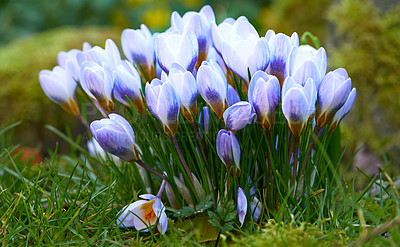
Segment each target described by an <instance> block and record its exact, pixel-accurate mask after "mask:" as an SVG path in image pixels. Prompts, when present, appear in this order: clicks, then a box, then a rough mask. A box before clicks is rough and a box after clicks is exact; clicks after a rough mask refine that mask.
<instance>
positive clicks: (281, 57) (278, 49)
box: [265, 30, 299, 88]
mask: <svg viewBox="0 0 400 247" xmlns="http://www.w3.org/2000/svg"><path fill="white" fill-rule="evenodd" d="M265 39H266V40H267V41H268V47H269V52H270V61H269V66H268V73H269V74H271V75H274V76H276V77H277V78H278V80H279V83H280V85H281V88H282V84H283V81H284V80H285V78H286V76H287V71H286V65H287V63H288V60H289V55H290V52H291V51H292V49H293V47H295V46H296V47H298V46H299V36H298V35H297V33H296V32H294V33H293V34H292V36H291V37H289V36H287V35H285V34H282V33H278V34H275V32H274V31H273V30H268V31H267V33H266V34H265Z"/></svg>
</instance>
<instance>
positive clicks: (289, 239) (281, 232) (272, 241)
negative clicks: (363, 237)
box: [222, 220, 347, 247]
mask: <svg viewBox="0 0 400 247" xmlns="http://www.w3.org/2000/svg"><path fill="white" fill-rule="evenodd" d="M222 239H223V241H222V245H223V246H260V247H261V246H269V247H274V246H277V247H278V246H344V244H345V242H346V240H347V239H346V235H345V233H344V232H342V231H338V232H336V233H334V234H329V235H327V234H326V233H324V232H323V231H322V230H320V229H319V228H317V227H316V226H313V225H310V224H306V223H300V224H299V225H298V226H296V225H295V224H285V225H281V224H278V223H276V222H275V221H273V220H270V221H269V222H268V223H265V224H263V225H262V226H260V228H259V229H258V232H257V233H255V234H252V235H249V236H240V237H238V236H236V235H233V234H230V235H229V238H227V236H222ZM228 240H229V241H228ZM231 240H232V241H231Z"/></svg>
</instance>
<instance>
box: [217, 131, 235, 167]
mask: <svg viewBox="0 0 400 247" xmlns="http://www.w3.org/2000/svg"><path fill="white" fill-rule="evenodd" d="M217 154H218V156H219V158H220V159H221V160H222V162H223V163H224V164H225V166H226V168H227V169H228V170H229V169H230V168H231V166H232V165H233V164H235V165H236V168H237V169H240V166H239V164H240V145H239V142H238V140H237V139H236V136H235V135H234V134H233V133H232V131H227V130H224V129H222V130H220V131H219V132H218V135H217Z"/></svg>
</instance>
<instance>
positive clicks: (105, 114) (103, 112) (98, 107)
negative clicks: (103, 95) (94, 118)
mask: <svg viewBox="0 0 400 247" xmlns="http://www.w3.org/2000/svg"><path fill="white" fill-rule="evenodd" d="M93 104H94V105H95V106H96V108H97V110H99V112H100V113H101V115H103V117H106V118H108V116H107V113H106V112H105V111H104V109H103V107H101V105H100V104H99V102H98V101H97V100H93Z"/></svg>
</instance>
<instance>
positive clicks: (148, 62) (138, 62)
mask: <svg viewBox="0 0 400 247" xmlns="http://www.w3.org/2000/svg"><path fill="white" fill-rule="evenodd" d="M121 45H122V51H123V52H124V54H125V57H126V58H127V59H128V60H129V61H130V62H131V63H134V64H135V66H136V68H138V69H139V68H142V69H143V71H144V73H145V74H146V75H147V76H148V78H150V79H153V78H154V77H155V67H154V57H155V56H154V40H153V36H152V35H151V33H150V30H149V29H148V28H147V27H146V25H144V24H142V25H140V29H136V30H134V29H125V30H124V31H122V34H121ZM139 71H140V69H139Z"/></svg>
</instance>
